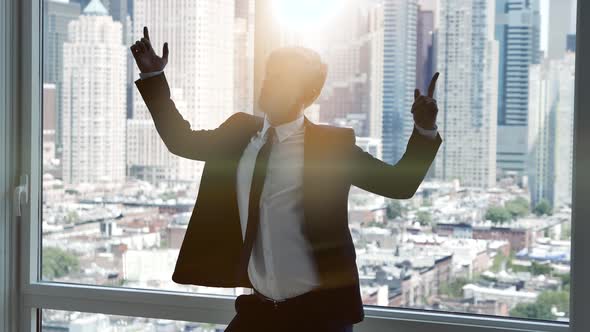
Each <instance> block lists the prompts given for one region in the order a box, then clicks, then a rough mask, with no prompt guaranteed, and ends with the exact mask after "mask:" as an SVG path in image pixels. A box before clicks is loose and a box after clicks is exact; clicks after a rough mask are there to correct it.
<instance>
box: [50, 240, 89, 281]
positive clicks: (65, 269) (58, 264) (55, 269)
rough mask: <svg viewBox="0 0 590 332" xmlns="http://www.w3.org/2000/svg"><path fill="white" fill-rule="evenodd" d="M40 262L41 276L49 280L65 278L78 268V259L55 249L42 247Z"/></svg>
mask: <svg viewBox="0 0 590 332" xmlns="http://www.w3.org/2000/svg"><path fill="white" fill-rule="evenodd" d="M41 261H42V267H41V271H42V272H41V274H42V275H43V278H44V279H49V280H52V279H56V278H61V277H63V276H66V275H68V274H70V273H72V272H75V271H77V270H78V269H79V267H80V262H79V261H78V257H76V256H75V255H73V254H71V253H69V252H66V251H64V250H61V249H59V248H57V247H44V248H43V256H42V259H41Z"/></svg>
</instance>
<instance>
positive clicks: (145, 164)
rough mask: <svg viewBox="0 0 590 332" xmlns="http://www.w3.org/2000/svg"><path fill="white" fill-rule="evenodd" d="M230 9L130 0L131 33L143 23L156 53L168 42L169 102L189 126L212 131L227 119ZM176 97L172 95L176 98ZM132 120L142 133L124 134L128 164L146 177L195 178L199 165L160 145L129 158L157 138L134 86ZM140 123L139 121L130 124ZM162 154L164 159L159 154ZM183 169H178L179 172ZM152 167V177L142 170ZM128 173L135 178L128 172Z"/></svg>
mask: <svg viewBox="0 0 590 332" xmlns="http://www.w3.org/2000/svg"><path fill="white" fill-rule="evenodd" d="M234 9H235V3H234V1H231V0H221V1H192V0H176V1H160V0H135V1H134V3H133V14H134V22H133V35H134V36H135V39H139V38H141V37H142V36H143V27H144V26H147V27H148V28H149V31H150V39H151V43H152V45H153V47H154V49H155V50H156V53H157V54H158V55H162V46H163V44H164V42H168V47H169V49H170V56H169V59H168V64H167V66H166V68H165V75H166V78H167V80H168V84H169V86H170V88H171V89H173V90H174V91H173V92H172V93H173V100H174V101H175V103H176V102H177V101H178V102H179V103H181V104H182V107H180V105H178V107H177V108H178V110H179V111H180V112H181V114H182V115H183V117H184V118H185V120H187V121H189V122H190V124H191V127H192V128H193V129H212V128H215V127H217V126H218V125H219V124H221V123H222V122H223V121H224V120H225V119H227V118H228V117H229V116H230V115H231V114H233V113H234V112H235V111H236V110H234V74H235V73H234V33H235V30H234V19H235V17H234ZM132 70H133V72H134V74H133V75H134V77H135V78H136V79H137V78H139V76H138V73H139V71H138V68H137V65H135V64H134V65H133V68H132ZM175 96H176V99H175ZM133 104H134V105H133V107H134V110H133V118H132V119H129V120H128V121H129V122H130V124H129V128H130V129H133V130H140V129H139V128H142V129H141V130H144V131H147V132H146V133H138V132H136V133H129V134H130V142H129V143H130V144H129V146H128V154H129V156H130V158H128V162H127V163H128V167H129V169H130V170H137V169H140V170H142V172H143V173H144V175H145V176H146V178H148V179H157V178H158V177H159V176H158V175H157V174H161V175H165V177H160V178H159V179H160V180H182V181H194V179H195V178H198V177H199V172H200V169H201V167H202V163H198V162H195V161H191V160H186V159H182V158H180V157H177V156H174V155H171V154H170V153H169V152H168V151H167V149H166V147H165V146H164V144H163V143H159V144H155V145H150V146H151V149H150V150H149V151H145V153H147V155H144V156H142V158H141V160H134V159H133V158H132V156H134V155H135V156H136V155H138V153H136V152H137V151H131V150H129V149H135V148H140V147H141V146H145V145H146V144H148V142H153V141H156V138H157V135H158V133H157V131H156V129H155V127H154V126H153V123H152V124H150V125H148V124H147V123H149V122H145V121H143V120H146V119H148V120H151V116H150V114H149V113H148V110H147V108H146V106H145V103H144V102H143V100H142V98H141V95H140V94H139V91H137V89H133ZM133 121H139V123H132V122H133ZM149 135H152V136H154V137H152V138H150V139H147V140H146V141H142V140H140V141H138V142H132V141H131V140H132V139H134V138H138V139H142V138H146V137H151V136H149ZM162 155H166V156H168V157H169V159H168V161H164V160H162V159H161V158H160V157H159V156H162ZM183 169H184V170H185V171H182V170H183ZM149 170H153V172H154V173H156V174H155V175H153V176H152V175H149V174H145V172H147V171H149ZM130 175H131V176H136V174H133V172H131V174H130Z"/></svg>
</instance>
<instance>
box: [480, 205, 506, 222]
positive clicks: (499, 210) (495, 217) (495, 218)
mask: <svg viewBox="0 0 590 332" xmlns="http://www.w3.org/2000/svg"><path fill="white" fill-rule="evenodd" d="M485 218H486V220H491V221H492V222H493V223H494V224H498V223H500V224H502V223H505V222H506V221H508V220H510V219H511V218H512V216H511V215H510V212H508V210H506V209H505V208H504V207H502V206H499V205H493V206H490V207H489V208H488V210H487V211H486V215H485Z"/></svg>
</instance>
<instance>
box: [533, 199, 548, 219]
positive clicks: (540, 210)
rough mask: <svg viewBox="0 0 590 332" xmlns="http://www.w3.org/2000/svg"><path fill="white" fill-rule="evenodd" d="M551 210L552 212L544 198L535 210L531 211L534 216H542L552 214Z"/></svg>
mask: <svg viewBox="0 0 590 332" xmlns="http://www.w3.org/2000/svg"><path fill="white" fill-rule="evenodd" d="M551 210H552V208H551V205H550V204H549V201H547V200H546V199H545V198H542V199H541V200H540V201H539V203H537V205H536V206H535V208H534V209H533V212H535V214H536V215H537V216H542V215H544V214H546V215H551V214H552V211H551Z"/></svg>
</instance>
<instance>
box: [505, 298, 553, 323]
mask: <svg viewBox="0 0 590 332" xmlns="http://www.w3.org/2000/svg"><path fill="white" fill-rule="evenodd" d="M510 316H512V317H520V318H529V319H545V320H554V319H555V316H554V315H553V314H552V313H551V306H548V305H546V304H540V303H536V302H535V303H520V304H517V305H516V307H514V308H513V309H512V310H510Z"/></svg>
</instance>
